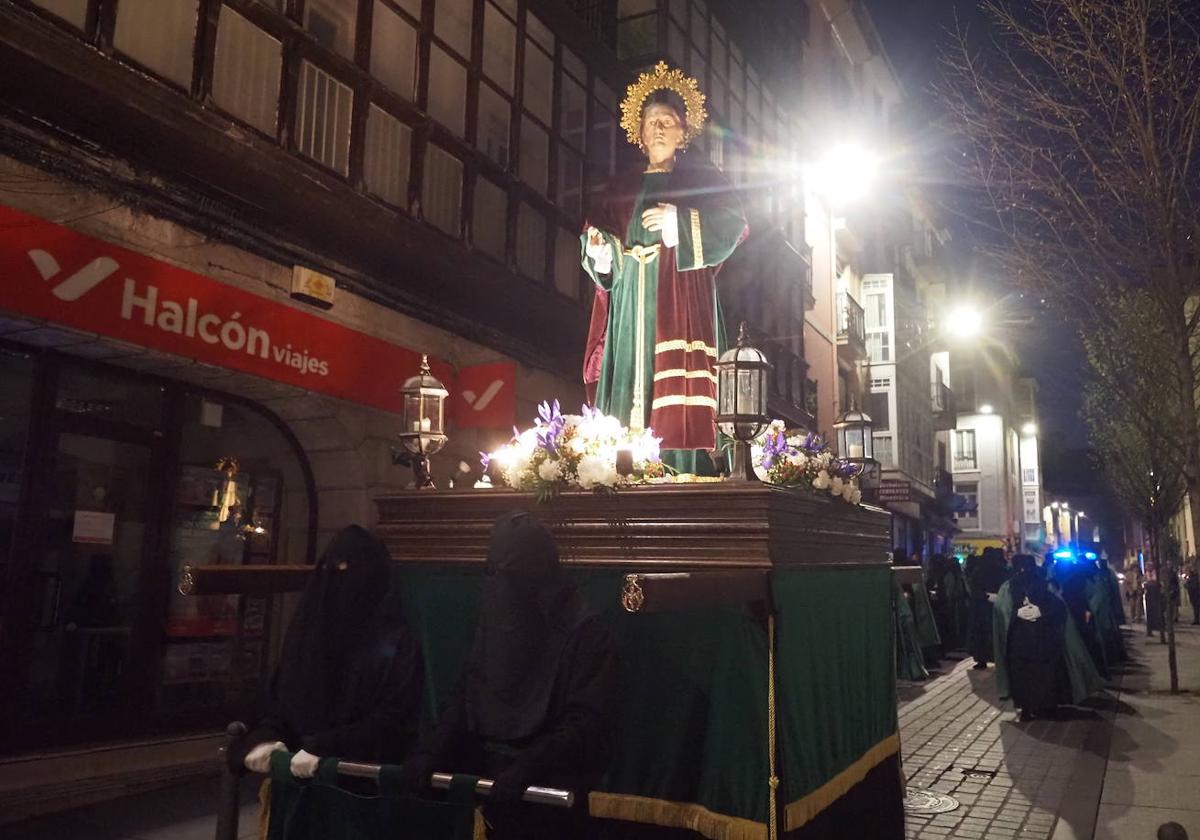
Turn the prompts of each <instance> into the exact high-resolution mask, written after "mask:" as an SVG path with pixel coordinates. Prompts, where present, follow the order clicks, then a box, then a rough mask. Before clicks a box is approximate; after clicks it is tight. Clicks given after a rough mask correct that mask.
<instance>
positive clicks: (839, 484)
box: [829, 475, 846, 496]
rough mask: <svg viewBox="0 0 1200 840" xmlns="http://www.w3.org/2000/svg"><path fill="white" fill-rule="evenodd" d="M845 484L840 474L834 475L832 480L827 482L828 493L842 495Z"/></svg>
mask: <svg viewBox="0 0 1200 840" xmlns="http://www.w3.org/2000/svg"><path fill="white" fill-rule="evenodd" d="M845 484H846V483H845V482H844V481H842V477H841V476H840V475H835V476H834V477H833V480H832V481H830V482H829V494H830V495H831V496H840V495H842V488H843V487H845Z"/></svg>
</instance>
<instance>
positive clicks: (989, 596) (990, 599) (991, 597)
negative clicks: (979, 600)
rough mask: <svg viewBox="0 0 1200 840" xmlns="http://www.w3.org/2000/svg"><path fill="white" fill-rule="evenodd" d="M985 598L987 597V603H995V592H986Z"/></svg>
mask: <svg viewBox="0 0 1200 840" xmlns="http://www.w3.org/2000/svg"><path fill="white" fill-rule="evenodd" d="M987 599H988V603H989V604H994V603H996V593H995V592H989V593H988V594H987Z"/></svg>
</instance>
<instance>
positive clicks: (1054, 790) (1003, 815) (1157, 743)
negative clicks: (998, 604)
mask: <svg viewBox="0 0 1200 840" xmlns="http://www.w3.org/2000/svg"><path fill="white" fill-rule="evenodd" d="M1196 629H1197V628H1193V627H1190V626H1187V627H1180V628H1179V646H1178V647H1179V662H1180V684H1181V686H1183V687H1184V688H1188V687H1200V633H1198V632H1195V631H1196ZM1127 642H1128V643H1129V648H1130V651H1131V653H1132V656H1133V659H1132V661H1131V663H1130V664H1129V665H1128V666H1127V667H1126V668H1125V670H1124V672H1123V674H1122V675H1121V676H1120V677H1119V678H1118V681H1117V682H1116V683H1114V684H1113V687H1112V690H1111V691H1110V692H1108V694H1107V695H1106V696H1105V697H1102V698H1099V699H1098V700H1095V701H1092V702H1089V704H1088V708H1085V709H1073V708H1072V709H1066V710H1064V714H1062V715H1061V716H1060V718H1059V719H1058V720H1038V721H1034V722H1032V723H1018V722H1017V721H1016V712H1015V710H1014V709H1013V708H1012V704H1011V703H1005V704H1003V705H1001V704H1000V702H999V699H998V698H997V696H996V689H995V672H994V670H992V669H988V670H987V671H975V670H973V669H972V668H971V666H972V664H973V662H972V660H971V659H969V658H968V659H965V660H962V661H958V662H952V661H945V662H943V672H942V675H941V676H938V677H936V678H934V679H932V680H930V681H928V682H925V683H905V684H902V685H901V687H900V731H901V745H902V756H903V760H904V770H905V774H906V776H907V778H908V784H909V787H910V788H922V789H927V790H932V791H934V792H936V793H940V794H946V795H949V796H952V797H954V798H955V799H957V800H958V801H959V802H960V803H961V805H960V807H959V808H958V809H956V810H954V811H951V812H949V813H945V814H937V815H932V816H929V815H915V814H910V815H909V817H908V821H907V822H908V826H907V837H908V838H910V840H918V838H919V840H927V838H950V837H954V838H957V837H962V838H987V840H1004V839H1005V838H1016V837H1020V838H1022V840H1025V838H1030V840H1089V838H1093V837H1094V838H1095V840H1109V839H1110V838H1111V839H1112V840H1117V838H1119V840H1140V838H1147V840H1153V838H1154V836H1155V831H1156V830H1157V828H1158V826H1159V825H1161V824H1162V823H1164V822H1167V821H1170V820H1175V821H1177V822H1179V823H1181V824H1182V825H1183V826H1184V827H1185V828H1187V829H1188V831H1189V832H1190V834H1191V837H1192V838H1193V840H1200V717H1198V716H1197V714H1196V713H1197V711H1200V699H1198V698H1197V696H1196V695H1195V694H1181V695H1179V696H1177V697H1172V696H1170V695H1169V694H1166V693H1165V691H1162V690H1161V689H1165V688H1166V686H1167V666H1166V648H1165V646H1160V645H1159V644H1158V641H1157V638H1155V639H1154V640H1149V639H1147V638H1146V636H1145V634H1144V631H1140V630H1139V632H1135V633H1133V634H1129V635H1127Z"/></svg>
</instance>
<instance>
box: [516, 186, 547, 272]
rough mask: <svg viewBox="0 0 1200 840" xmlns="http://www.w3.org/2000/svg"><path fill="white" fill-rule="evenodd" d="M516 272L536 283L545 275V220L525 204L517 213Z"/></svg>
mask: <svg viewBox="0 0 1200 840" xmlns="http://www.w3.org/2000/svg"><path fill="white" fill-rule="evenodd" d="M517 270H518V271H520V272H521V273H522V274H524V275H525V276H526V277H529V278H532V279H534V280H537V281H538V282H541V280H542V278H543V277H545V275H546V218H545V216H543V215H542V214H541V213H540V212H539V211H538V210H536V209H534V208H533V207H531V206H530V205H528V204H526V203H525V202H521V209H520V211H518V213H517Z"/></svg>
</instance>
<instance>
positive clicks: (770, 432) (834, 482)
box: [751, 420, 862, 505]
mask: <svg viewBox="0 0 1200 840" xmlns="http://www.w3.org/2000/svg"><path fill="white" fill-rule="evenodd" d="M751 454H752V457H753V460H754V470H755V472H756V473H757V474H758V477H759V478H760V479H761V480H763V481H768V482H770V483H771V484H778V485H780V486H783V487H803V488H805V489H807V490H811V491H814V492H816V493H829V495H831V496H834V497H840V498H842V499H844V500H845V501H847V502H849V503H850V504H852V505H857V504H858V503H859V502H861V501H862V491H861V490H859V489H858V481H857V479H858V473H859V468H858V466H857V465H856V464H854V463H853V462H851V461H847V460H845V459H844V458H839V457H838V456H836V455H835V454H834V453H833V452H832V451H831V450H830V448H829V445H828V444H827V443H825V442H824V441H822V440H821V438H820V437H819V436H817V435H814V434H812V433H809V434H808V435H806V436H803V437H801V436H800V435H788V433H787V431H786V430H785V428H784V425H783V421H782V420H775V421H772V423H771V424H770V425H769V426H768V427H767V429H766V431H765V432H763V434H762V435H761V436H760V437H759V439H758V440H757V441H755V442H754V444H753V446H752V447H751Z"/></svg>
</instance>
